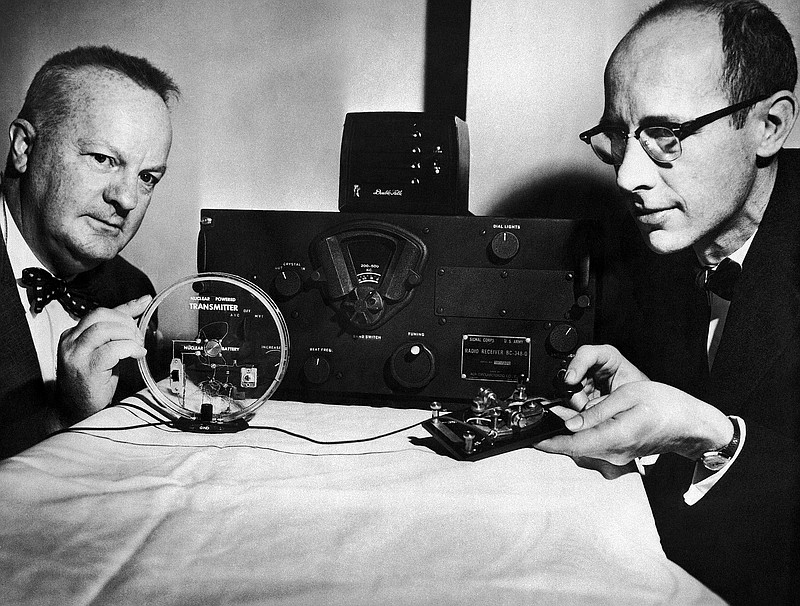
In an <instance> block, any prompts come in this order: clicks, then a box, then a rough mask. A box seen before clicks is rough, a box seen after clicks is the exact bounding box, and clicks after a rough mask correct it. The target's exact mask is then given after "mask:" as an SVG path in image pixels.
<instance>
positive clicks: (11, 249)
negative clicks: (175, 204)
mask: <svg viewBox="0 0 800 606" xmlns="http://www.w3.org/2000/svg"><path fill="white" fill-rule="evenodd" d="M177 93H178V89H177V87H176V85H175V84H174V82H173V81H172V80H171V79H170V78H169V77H168V76H167V75H166V74H164V73H163V72H161V71H159V70H158V69H156V68H154V67H153V66H152V65H151V64H150V63H149V62H147V61H146V60H144V59H141V58H137V57H133V56H130V55H127V54H125V53H121V52H119V51H115V50H113V49H110V48H108V47H79V48H76V49H74V50H71V51H68V52H64V53H61V54H58V55H56V56H54V57H53V58H51V59H50V60H49V61H47V62H46V63H45V64H44V65H43V66H42V68H41V69H40V70H39V72H38V73H37V74H36V76H35V77H34V80H33V82H32V83H31V86H30V88H29V90H28V94H27V96H26V99H25V103H24V105H23V108H22V110H21V111H20V114H19V116H18V117H17V119H16V120H14V121H13V122H12V124H11V127H10V128H9V136H10V142H11V148H10V151H9V154H8V160H7V163H6V169H5V172H4V174H3V176H2V186H1V187H0V196H1V197H2V199H1V200H0V204H2V230H3V245H2V247H0V302H1V303H2V305H3V308H4V310H6V311H5V312H4V318H3V327H2V329H0V331H2V332H3V333H4V334H3V338H2V339H0V373H2V379H0V456H9V455H11V454H14V453H16V452H18V451H20V450H22V449H23V448H26V447H27V446H30V445H31V444H34V443H36V442H38V441H40V440H41V439H43V438H44V437H46V436H47V435H48V434H49V433H51V432H53V431H55V430H58V429H60V428H63V427H65V426H68V425H70V424H72V423H74V422H76V421H78V420H80V419H82V418H85V417H87V416H89V415H91V414H93V413H94V412H96V411H97V410H99V409H100V408H103V407H104V406H106V405H108V404H109V403H110V402H111V400H112V398H113V397H114V394H115V391H117V388H118V387H120V391H122V389H123V386H122V385H121V384H120V381H119V375H120V368H121V366H123V365H124V364H122V362H124V361H131V360H135V359H137V358H141V357H142V356H143V355H144V353H145V350H144V348H143V343H142V339H141V337H140V333H139V331H138V330H137V327H136V322H135V317H136V316H138V315H139V314H141V313H142V311H143V310H144V308H145V307H146V306H147V304H148V302H149V301H150V297H151V295H152V294H154V291H153V287H152V284H151V283H150V281H149V280H148V279H147V277H146V276H145V275H144V274H143V273H142V272H140V271H139V270H137V269H135V268H134V267H133V266H131V265H130V264H129V263H127V262H126V261H124V260H123V259H121V258H120V257H119V256H118V253H119V252H120V251H121V250H122V249H123V248H124V247H125V245H126V244H127V243H128V242H129V241H130V239H131V238H132V237H133V236H134V234H135V233H136V231H137V230H138V228H139V225H140V224H141V222H142V219H143V218H144V215H145V212H146V211H147V207H148V205H149V203H150V199H151V196H152V194H153V189H154V188H155V186H156V184H157V183H158V182H159V180H160V179H161V178H162V177H163V176H164V173H165V171H166V166H167V156H168V154H169V149H170V145H171V140H172V128H171V122H170V114H169V109H168V103H169V102H170V101H171V100H172V99H173V98H174V97H175V96H176V95H177ZM119 395H121V393H118V396H119Z"/></svg>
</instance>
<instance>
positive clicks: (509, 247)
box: [490, 231, 519, 261]
mask: <svg viewBox="0 0 800 606" xmlns="http://www.w3.org/2000/svg"><path fill="white" fill-rule="evenodd" d="M490 246H491V252H492V256H493V257H494V258H495V259H496V260H498V261H510V260H511V259H513V258H514V257H516V256H517V253H518V252H519V238H517V236H516V235H514V234H513V233H511V232H510V231H501V232H500V233H499V234H496V235H495V236H494V238H492V242H491V244H490Z"/></svg>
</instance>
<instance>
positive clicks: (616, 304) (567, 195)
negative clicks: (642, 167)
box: [492, 171, 653, 343]
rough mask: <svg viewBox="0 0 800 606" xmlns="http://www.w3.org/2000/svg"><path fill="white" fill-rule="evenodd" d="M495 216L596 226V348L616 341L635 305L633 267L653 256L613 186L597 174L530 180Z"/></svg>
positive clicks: (499, 205) (497, 208)
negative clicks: (588, 222)
mask: <svg viewBox="0 0 800 606" xmlns="http://www.w3.org/2000/svg"><path fill="white" fill-rule="evenodd" d="M492 214H493V215H496V216H504V217H540V218H546V219H592V220H595V221H596V232H595V234H596V238H594V253H593V256H594V262H595V263H596V265H595V269H596V270H597V272H598V274H597V278H598V300H597V302H596V304H597V307H598V310H597V312H598V313H597V317H596V325H595V339H596V341H595V342H597V343H607V342H611V343H613V342H614V338H615V335H617V334H621V333H622V332H623V330H622V329H621V328H620V326H621V325H624V323H625V321H626V320H625V318H626V313H627V312H626V310H627V309H628V308H629V307H630V305H631V304H632V302H631V300H630V298H629V297H630V295H631V292H632V291H631V279H634V280H635V277H634V278H632V277H631V276H635V275H636V274H635V271H634V268H637V267H641V264H642V263H646V262H647V259H648V258H649V257H650V256H652V254H653V253H651V252H650V251H649V250H648V248H647V246H646V245H645V243H644V240H643V239H642V237H641V235H640V234H639V230H638V228H637V227H636V224H635V223H634V221H633V218H632V217H631V215H630V213H628V211H627V210H626V208H625V206H624V203H623V201H622V199H621V197H620V195H619V192H618V190H617V187H616V185H615V184H614V183H613V181H610V180H608V179H602V178H599V177H598V176H597V175H595V174H589V173H583V172H580V171H564V172H561V173H558V174H554V175H551V176H548V177H544V178H541V177H538V178H533V179H531V180H530V181H529V182H528V183H526V184H523V185H521V186H520V187H518V188H517V189H516V190H515V191H513V192H512V193H510V194H509V195H507V196H506V197H505V198H503V199H501V200H499V201H497V202H496V203H495V204H494V205H493V208H492Z"/></svg>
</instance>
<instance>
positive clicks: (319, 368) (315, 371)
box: [303, 356, 331, 385]
mask: <svg viewBox="0 0 800 606" xmlns="http://www.w3.org/2000/svg"><path fill="white" fill-rule="evenodd" d="M303 376H304V377H305V379H306V381H308V382H309V383H311V384H313V385H322V384H323V383H324V382H325V381H327V380H328V379H329V378H330V376H331V363H330V362H328V359H327V358H325V357H323V356H311V357H309V358H308V359H307V360H306V361H305V364H303Z"/></svg>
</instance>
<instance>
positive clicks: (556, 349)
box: [546, 324, 578, 355]
mask: <svg viewBox="0 0 800 606" xmlns="http://www.w3.org/2000/svg"><path fill="white" fill-rule="evenodd" d="M546 347H547V351H548V352H549V353H550V354H553V355H564V354H570V353H572V352H573V351H575V349H576V348H577V347H578V331H577V330H576V329H575V327H574V326H573V325H572V324H556V325H555V326H554V327H553V329H552V330H551V331H550V334H549V335H547V344H546Z"/></svg>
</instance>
